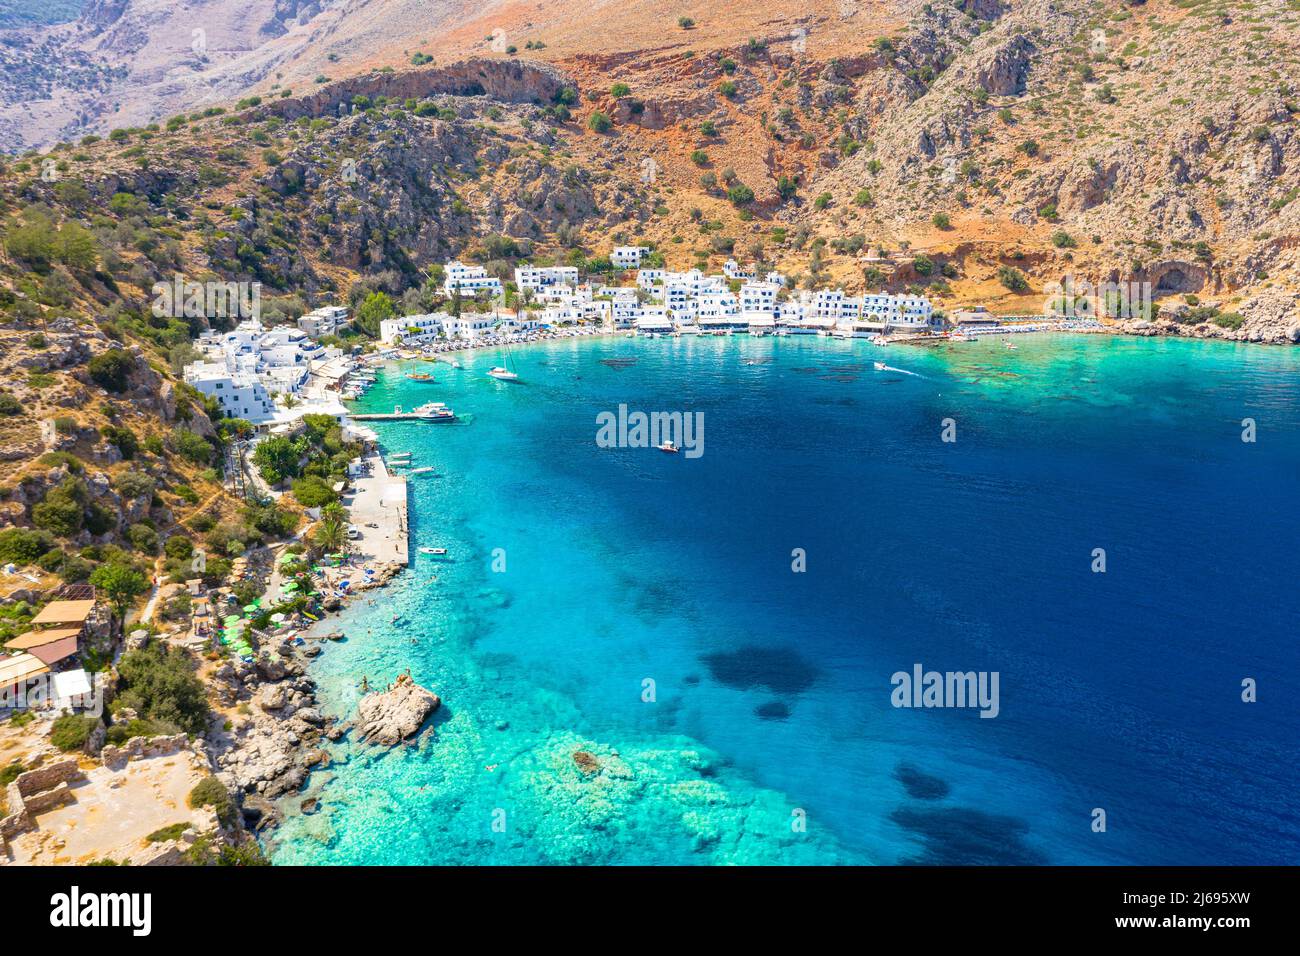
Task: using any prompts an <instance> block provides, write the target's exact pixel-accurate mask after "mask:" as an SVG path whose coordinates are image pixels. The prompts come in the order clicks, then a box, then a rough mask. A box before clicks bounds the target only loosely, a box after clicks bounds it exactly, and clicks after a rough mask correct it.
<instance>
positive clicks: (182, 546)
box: [163, 534, 194, 561]
mask: <svg viewBox="0 0 1300 956" xmlns="http://www.w3.org/2000/svg"><path fill="white" fill-rule="evenodd" d="M163 554H165V555H167V557H169V558H171V559H173V560H175V561H187V560H189V558H190V557H191V556H192V555H193V554H194V542H193V541H191V540H190V539H189V538H187V537H185V535H183V534H174V535H172V536H171V537H170V538H168V539H167V541H166V543H165V544H164V545H163Z"/></svg>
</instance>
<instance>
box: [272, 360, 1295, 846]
mask: <svg viewBox="0 0 1300 956" xmlns="http://www.w3.org/2000/svg"><path fill="white" fill-rule="evenodd" d="M1017 344H1018V348H1017V349H1016V350H1015V351H1010V350H1007V349H1005V348H1004V347H1003V345H1002V343H1001V342H997V341H989V342H978V343H965V344H955V345H952V346H948V347H943V348H938V349H932V350H923V349H919V348H909V347H905V346H895V347H891V348H889V349H885V350H881V349H878V348H875V347H873V346H871V345H869V344H868V343H865V342H854V343H846V342H839V341H832V340H826V339H811V340H808V339H784V340H775V339H762V340H749V339H748V338H746V337H735V338H731V339H710V340H691V339H682V340H657V341H648V342H647V341H636V340H629V339H617V340H615V339H606V340H601V341H579V342H557V343H549V344H545V345H540V346H533V347H528V348H524V349H516V350H515V355H514V358H515V360H516V362H517V364H518V367H519V371H520V372H521V374H522V375H523V376H524V379H525V381H524V382H523V383H521V384H517V385H508V384H503V383H498V382H495V381H493V380H492V379H490V378H487V377H486V376H485V375H484V374H483V372H484V371H485V370H486V369H487V368H488V367H489V366H491V365H494V364H500V363H501V362H502V361H503V356H501V355H498V354H493V353H483V354H478V355H471V356H462V357H461V359H462V361H463V362H464V363H465V366H466V367H465V368H464V369H462V370H453V369H450V368H448V367H446V366H444V365H439V366H438V367H437V371H436V379H437V381H436V383H434V384H422V383H416V382H412V381H409V380H407V379H405V378H404V376H403V374H402V371H401V370H399V369H398V368H397V367H396V366H394V367H392V368H391V369H390V371H389V372H388V374H386V375H385V376H384V377H383V378H382V379H381V382H380V384H379V385H378V386H377V387H376V388H374V389H373V390H372V391H371V392H370V394H368V395H367V396H366V398H365V399H364V400H363V402H362V403H361V407H364V408H367V409H377V410H389V409H390V408H391V406H392V405H393V404H403V405H404V406H407V407H410V406H413V405H415V404H418V403H419V402H420V401H426V400H431V399H433V400H442V401H447V402H448V403H449V404H451V405H452V406H453V407H454V408H455V409H456V410H457V412H458V413H460V414H461V415H462V416H464V417H465V419H466V420H465V422H463V423H462V424H458V425H451V426H443V425H439V426H431V425H422V424H421V425H413V424H385V425H382V426H380V428H379V431H380V432H381V436H382V438H383V441H384V444H385V446H386V447H387V448H388V449H389V450H392V451H412V452H414V453H415V459H416V461H415V464H416V465H433V466H435V467H436V468H437V469H438V472H439V477H427V476H415V477H413V478H412V479H411V492H412V513H413V528H412V533H413V543H414V544H433V545H437V546H445V547H447V548H448V549H449V550H450V552H451V555H450V560H449V561H445V562H444V561H437V560H435V559H433V558H431V557H428V556H424V555H417V556H416V557H415V560H414V563H413V568H412V569H411V571H410V572H408V573H406V574H404V575H403V576H401V577H400V578H399V579H398V581H397V582H396V583H394V584H393V585H392V586H390V587H389V589H387V591H386V592H385V593H384V594H383V595H382V597H380V598H378V599H374V600H372V601H369V602H364V603H361V604H358V605H356V606H354V607H353V608H351V609H350V610H349V611H347V612H346V613H345V615H344V617H343V629H344V630H345V631H346V632H347V633H348V635H349V640H348V642H347V643H345V644H340V645H331V646H329V647H328V649H327V651H326V653H325V654H324V655H322V657H321V658H320V659H319V660H318V661H317V662H316V664H314V665H313V666H314V668H315V676H316V677H317V678H318V680H320V682H321V688H322V699H323V701H324V704H325V706H326V708H327V709H328V710H332V711H334V712H340V713H346V712H347V711H348V710H349V709H350V708H351V707H352V706H353V705H354V702H355V698H356V689H355V688H356V682H357V681H358V680H359V679H360V676H361V675H362V674H365V675H367V676H368V677H369V679H370V680H371V681H372V682H375V681H382V680H387V679H391V678H392V677H393V676H394V675H395V674H396V673H398V672H399V671H400V670H402V669H405V668H406V667H408V666H409V667H411V668H412V671H413V674H414V676H415V677H416V679H417V680H419V681H420V682H421V683H424V684H426V685H427V686H430V687H432V688H433V689H435V690H436V691H437V692H438V693H439V694H440V695H441V696H442V697H443V698H444V701H445V704H444V708H443V710H442V711H441V712H440V715H439V718H438V721H437V736H436V738H434V739H431V740H426V741H424V742H423V743H422V744H421V745H420V746H418V747H414V748H409V749H405V750H400V751H396V752H391V753H380V752H377V751H373V750H368V749H361V750H354V749H353V748H352V747H351V746H350V745H348V744H346V743H345V744H342V745H339V746H338V747H336V748H335V754H336V757H337V759H338V761H339V762H338V763H336V764H335V766H334V767H333V768H331V770H330V771H329V772H328V773H327V774H318V775H317V777H316V778H315V779H314V782H313V784H312V790H311V795H313V796H318V797H319V798H320V801H321V809H320V810H319V811H318V812H316V813H314V814H312V815H309V816H308V815H304V816H297V817H292V818H291V819H290V820H289V821H288V822H287V823H286V824H285V825H284V826H283V827H282V828H281V830H280V832H279V833H278V834H277V837H276V842H275V845H274V846H273V851H274V858H275V860H276V862H286V863H294V862H312V863H324V862H331V863H333V862H338V863H357V862H363V863H516V862H519V863H542V862H593V863H682V862H687V863H689V862H699V863H729V862H739V863H800V862H863V863H880V864H890V863H900V862H916V861H919V862H935V863H949V862H951V863H1023V862H1028V863H1033V862H1044V863H1065V864H1075V863H1121V864H1126V863H1143V864H1197V863H1293V864H1294V863H1298V862H1300V813H1298V811H1297V802H1296V796H1295V794H1296V793H1297V791H1298V790H1300V770H1298V769H1297V759H1296V758H1297V747H1296V741H1297V739H1300V711H1298V710H1297V707H1296V705H1295V701H1296V700H1297V699H1300V651H1298V650H1297V634H1298V627H1297V625H1298V624H1300V613H1298V612H1297V609H1296V601H1295V576H1296V571H1297V549H1298V543H1300V516H1298V514H1297V509H1296V491H1297V475H1300V402H1298V401H1297V384H1298V383H1300V353H1297V352H1296V351H1292V350H1284V349H1272V348H1261V347H1251V346H1244V345H1233V344H1227V343H1215V342H1188V341H1178V340H1153V339H1125V338H1110V337H1104V336H1026V337H1024V338H1022V339H1020V340H1019V341H1018V343H1017ZM873 360H884V361H886V362H887V363H888V364H889V365H890V366H893V367H896V368H898V369H902V370H905V371H906V372H909V373H913V374H904V373H903V372H898V371H877V370H875V369H874V368H873V365H872V361H873ZM411 367H412V366H406V367H405V369H404V370H410V368H411ZM620 403H626V404H627V405H628V406H629V407H630V408H631V409H640V410H644V411H660V410H663V411H689V412H703V414H704V421H705V431H704V439H705V442H704V454H703V455H702V457H700V458H698V459H694V460H691V459H687V458H685V457H684V456H681V455H676V456H673V455H665V454H662V453H660V452H658V451H656V450H653V449H602V448H599V447H597V445H596V442H595V435H596V416H597V414H598V413H600V412H602V411H612V410H615V409H617V407H618V405H619V404H620ZM1247 417H1250V418H1253V419H1255V421H1256V423H1257V429H1258V440H1257V441H1255V442H1253V443H1245V442H1243V441H1242V440H1241V432H1242V425H1241V422H1242V419H1244V418H1247ZM945 418H952V419H954V420H955V422H956V433H957V440H956V442H954V443H945V442H943V441H941V440H940V435H941V428H942V425H941V422H942V421H943V419H945ZM796 548H798V549H803V550H804V552H805V553H806V560H807V565H806V567H807V569H806V571H804V572H803V573H795V572H794V571H792V567H791V562H792V551H793V550H794V549H796ZM1095 548H1104V549H1105V552H1106V564H1107V569H1106V572H1105V573H1104V574H1097V573H1093V571H1092V570H1091V565H1092V562H1093V556H1092V554H1093V549H1095ZM494 549H503V550H504V555H505V562H506V569H505V571H504V572H497V571H494V570H493V568H492V560H493V551H494ZM395 614H401V615H402V619H401V620H400V621H399V622H398V623H397V624H392V623H391V621H392V618H393V615H395ZM413 641H415V642H416V643H413ZM916 663H920V664H922V665H924V667H925V668H926V669H927V670H929V669H933V670H938V671H971V670H974V671H990V672H997V673H998V674H999V678H1000V701H999V703H1000V713H999V715H998V716H997V717H996V718H995V719H981V718H980V717H979V716H978V714H977V712H976V711H974V710H970V709H901V708H895V707H893V706H891V691H892V689H893V688H892V686H891V683H890V678H891V675H893V674H894V673H895V672H896V671H911V669H912V667H913V665H914V664H916ZM647 678H648V679H651V680H653V682H654V692H655V693H654V697H655V700H654V701H653V702H647V701H646V700H643V696H644V687H645V684H644V681H645V680H646V679H647ZM1245 678H1252V679H1253V680H1254V681H1256V682H1257V686H1258V701H1257V702H1255V703H1245V702H1243V701H1242V699H1241V694H1242V680H1243V679H1245ZM578 751H585V752H587V753H590V754H592V755H593V757H594V760H595V762H596V763H597V764H598V765H599V768H600V769H599V770H598V771H597V772H592V771H591V767H590V764H588V765H587V767H586V769H585V770H584V767H583V766H581V765H580V761H582V760H586V758H579V760H578V761H575V759H574V757H573V755H574V753H575V752H578ZM1095 808H1101V809H1103V810H1104V811H1105V814H1106V832H1104V833H1098V832H1093V829H1092V823H1093V812H1094V809H1095ZM801 819H802V820H805V821H806V827H805V828H803V829H800V828H798V827H794V828H792V826H791V822H792V821H796V822H798V821H799V820H801Z"/></svg>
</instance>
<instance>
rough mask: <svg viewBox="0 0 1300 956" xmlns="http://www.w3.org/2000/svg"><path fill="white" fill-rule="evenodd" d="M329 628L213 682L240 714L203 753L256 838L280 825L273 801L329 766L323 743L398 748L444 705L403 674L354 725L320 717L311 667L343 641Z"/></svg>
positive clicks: (381, 579) (381, 577) (332, 602)
mask: <svg viewBox="0 0 1300 956" xmlns="http://www.w3.org/2000/svg"><path fill="white" fill-rule="evenodd" d="M401 569H402V568H401V566H400V565H385V566H383V567H381V568H380V569H379V571H378V572H377V573H376V574H375V575H374V577H373V579H372V580H371V581H370V582H368V583H367V584H366V585H364V586H362V587H358V588H357V592H358V594H360V593H364V592H365V591H368V590H374V589H376V588H382V587H384V586H385V585H386V584H387V583H388V582H389V581H391V580H392V578H393V577H394V576H396V574H397V573H398V572H400V571H401ZM321 604H322V608H323V609H324V610H325V611H326V612H336V611H338V610H341V609H342V608H343V607H344V605H345V602H344V600H342V599H340V598H336V597H332V596H331V597H329V598H326V599H325V600H323V601H322V602H321ZM328 622H329V618H328V617H326V618H322V619H321V621H320V622H318V624H317V625H316V626H315V627H313V628H312V629H311V630H310V631H309V632H308V633H307V634H304V635H302V637H303V643H301V644H294V643H292V642H291V641H290V640H288V639H285V640H282V641H281V643H279V644H278V645H276V646H275V647H274V648H273V649H274V651H275V654H276V656H275V657H272V656H271V655H270V654H268V653H266V650H265V648H264V649H263V652H262V654H261V655H260V656H259V657H258V658H257V660H255V661H253V662H248V661H245V660H241V659H235V660H231V661H226V662H224V663H222V664H221V665H220V666H219V667H218V668H217V669H216V670H215V671H214V672H213V673H212V675H211V678H212V680H211V683H212V685H213V687H214V690H215V693H216V696H217V699H218V701H219V703H221V704H222V705H223V706H226V707H230V706H236V707H238V708H239V715H238V716H236V717H233V718H232V719H231V720H230V721H229V722H228V724H227V726H226V727H224V728H222V729H221V730H220V731H216V732H214V733H212V734H210V735H209V738H208V750H209V752H210V754H211V756H212V759H213V761H214V763H215V764H216V767H217V774H216V775H217V777H218V779H220V780H221V782H222V783H223V784H225V786H226V787H227V789H228V790H229V791H230V792H231V793H232V794H234V795H236V798H237V799H238V800H239V803H240V808H241V812H242V814H243V818H244V823H245V825H246V826H247V827H248V828H249V829H251V830H253V831H254V832H262V831H264V830H266V829H268V828H270V827H274V826H275V825H277V824H278V823H279V822H280V819H281V811H280V809H279V807H278V806H277V801H279V800H281V799H282V798H284V797H287V796H291V795H293V794H295V793H299V792H301V791H303V790H304V789H305V788H306V786H307V783H308V779H309V777H310V775H311V773H312V771H314V770H323V769H325V768H326V767H328V766H329V763H330V756H329V753H328V752H327V751H326V750H325V749H324V747H325V744H326V743H328V742H333V741H337V740H340V739H342V738H343V737H344V736H346V735H347V734H348V733H350V732H356V733H357V735H358V739H360V740H364V741H366V742H367V743H372V744H375V745H377V746H396V745H397V744H399V743H402V742H403V741H405V740H406V739H407V738H409V737H411V736H412V735H414V734H415V733H416V732H417V731H419V729H420V728H421V727H422V726H423V724H424V722H425V720H426V718H427V717H428V716H429V714H431V713H432V712H433V711H434V710H436V709H437V708H438V706H439V705H440V703H441V701H440V700H439V698H438V696H437V695H436V694H434V693H433V692H432V691H430V690H427V689H426V688H423V687H420V686H419V685H418V684H416V683H415V682H414V681H413V680H412V679H411V677H410V676H409V674H403V675H400V676H399V677H398V678H397V679H396V681H395V682H394V683H393V684H391V685H389V686H388V687H387V688H385V689H383V690H378V691H375V692H372V693H369V694H366V695H365V696H364V697H362V699H361V701H360V702H359V704H358V708H357V715H358V716H357V719H356V721H354V722H348V721H344V720H342V719H341V718H339V717H336V716H327V715H325V714H323V713H322V712H321V710H320V709H319V707H318V702H317V697H316V682H315V681H314V680H313V679H312V678H311V677H310V676H309V675H308V673H307V670H308V665H309V664H310V662H311V661H312V660H313V659H315V658H316V657H318V656H320V654H321V653H322V652H323V651H324V649H325V647H326V646H327V645H328V644H329V643H330V642H332V641H341V640H345V639H346V638H345V636H344V635H343V634H342V633H340V632H339V631H337V630H326V628H327V627H328V626H329V623H328Z"/></svg>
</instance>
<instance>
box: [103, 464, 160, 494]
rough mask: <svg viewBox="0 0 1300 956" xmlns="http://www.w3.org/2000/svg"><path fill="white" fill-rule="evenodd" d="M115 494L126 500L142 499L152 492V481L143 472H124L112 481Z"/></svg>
mask: <svg viewBox="0 0 1300 956" xmlns="http://www.w3.org/2000/svg"><path fill="white" fill-rule="evenodd" d="M113 487H114V488H115V489H117V493H118V494H120V495H122V496H123V497H126V498H143V497H144V496H145V495H152V494H153V492H154V480H153V477H152V476H151V475H147V474H145V473H144V472H143V471H134V470H133V471H124V472H122V473H121V474H120V475H118V476H117V477H116V478H115V479H114V480H113Z"/></svg>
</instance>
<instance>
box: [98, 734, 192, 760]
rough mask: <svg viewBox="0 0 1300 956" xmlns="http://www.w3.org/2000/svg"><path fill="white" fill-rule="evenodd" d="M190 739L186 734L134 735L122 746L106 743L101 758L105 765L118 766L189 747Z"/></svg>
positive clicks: (162, 755)
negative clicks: (161, 735)
mask: <svg viewBox="0 0 1300 956" xmlns="http://www.w3.org/2000/svg"><path fill="white" fill-rule="evenodd" d="M189 745H190V739H189V737H187V736H186V735H185V734H174V735H172V736H170V737H132V738H131V739H130V740H128V741H127V742H126V743H124V744H123V745H122V746H120V747H115V746H113V745H112V744H107V745H105V747H104V749H103V750H102V751H101V752H100V755H99V759H100V761H101V762H102V763H103V764H104V766H105V767H118V766H119V765H121V764H125V763H126V762H127V761H128V760H141V759H143V758H145V757H165V756H168V755H170V754H174V753H179V752H180V751H182V750H186V749H188V748H189Z"/></svg>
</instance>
